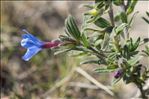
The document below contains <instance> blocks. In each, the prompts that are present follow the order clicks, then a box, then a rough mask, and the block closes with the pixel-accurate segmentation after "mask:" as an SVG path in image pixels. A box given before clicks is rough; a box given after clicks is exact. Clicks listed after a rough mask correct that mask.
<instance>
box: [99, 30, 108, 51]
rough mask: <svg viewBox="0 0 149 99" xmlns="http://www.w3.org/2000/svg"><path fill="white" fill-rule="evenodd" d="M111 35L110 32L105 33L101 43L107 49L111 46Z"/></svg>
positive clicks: (103, 48)
mask: <svg viewBox="0 0 149 99" xmlns="http://www.w3.org/2000/svg"><path fill="white" fill-rule="evenodd" d="M109 41H110V36H109V34H107V33H105V35H104V40H103V42H102V45H101V49H102V50H105V49H106V48H107V47H108V46H109Z"/></svg>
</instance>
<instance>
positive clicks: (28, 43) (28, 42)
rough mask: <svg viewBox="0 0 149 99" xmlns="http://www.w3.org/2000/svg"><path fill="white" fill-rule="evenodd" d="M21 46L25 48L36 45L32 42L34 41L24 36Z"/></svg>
mask: <svg viewBox="0 0 149 99" xmlns="http://www.w3.org/2000/svg"><path fill="white" fill-rule="evenodd" d="M21 46H22V47H25V48H29V47H32V46H36V44H34V42H33V41H31V40H30V39H29V38H26V39H22V41H21Z"/></svg>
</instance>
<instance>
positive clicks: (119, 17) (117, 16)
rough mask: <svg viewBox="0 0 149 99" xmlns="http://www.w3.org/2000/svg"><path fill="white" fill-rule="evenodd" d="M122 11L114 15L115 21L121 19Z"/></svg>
mask: <svg viewBox="0 0 149 99" xmlns="http://www.w3.org/2000/svg"><path fill="white" fill-rule="evenodd" d="M120 15H121V13H118V14H116V16H115V17H114V21H116V22H118V21H119V20H120V19H121V16H120Z"/></svg>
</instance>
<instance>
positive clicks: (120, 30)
mask: <svg viewBox="0 0 149 99" xmlns="http://www.w3.org/2000/svg"><path fill="white" fill-rule="evenodd" d="M126 26H128V25H127V24H126V23H122V24H121V25H119V26H117V27H116V28H115V33H116V35H119V34H120V33H122V32H123V30H124V28H126Z"/></svg>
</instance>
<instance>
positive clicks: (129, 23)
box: [128, 11, 139, 26]
mask: <svg viewBox="0 0 149 99" xmlns="http://www.w3.org/2000/svg"><path fill="white" fill-rule="evenodd" d="M138 13H139V11H137V12H135V13H134V14H133V16H132V17H131V19H130V21H129V22H128V25H129V26H130V25H131V23H132V21H133V19H134V18H135V16H136V15H137V14H138Z"/></svg>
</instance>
